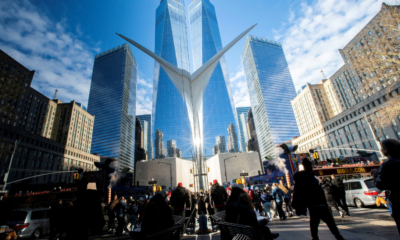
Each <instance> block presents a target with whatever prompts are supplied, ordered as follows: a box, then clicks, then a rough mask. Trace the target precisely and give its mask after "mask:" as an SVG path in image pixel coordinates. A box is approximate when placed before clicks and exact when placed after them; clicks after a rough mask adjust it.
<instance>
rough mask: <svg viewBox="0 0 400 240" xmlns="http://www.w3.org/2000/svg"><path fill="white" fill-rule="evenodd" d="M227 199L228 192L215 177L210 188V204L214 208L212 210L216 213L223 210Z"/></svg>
mask: <svg viewBox="0 0 400 240" xmlns="http://www.w3.org/2000/svg"><path fill="white" fill-rule="evenodd" d="M227 199H228V194H227V193H226V190H225V188H224V187H222V186H220V185H219V183H218V181H217V180H216V179H215V180H214V181H213V185H212V186H211V189H210V204H211V208H214V212H215V213H218V212H221V211H224V210H225V203H226V201H227Z"/></svg>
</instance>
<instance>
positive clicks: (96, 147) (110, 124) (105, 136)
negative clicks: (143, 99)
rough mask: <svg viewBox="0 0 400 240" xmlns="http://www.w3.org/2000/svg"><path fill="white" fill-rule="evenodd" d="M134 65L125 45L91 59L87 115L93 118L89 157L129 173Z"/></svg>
mask: <svg viewBox="0 0 400 240" xmlns="http://www.w3.org/2000/svg"><path fill="white" fill-rule="evenodd" d="M136 81H137V63H136V60H135V58H134V56H133V54H132V52H131V49H130V48H129V46H128V44H127V43H126V44H123V45H120V46H118V47H115V48H112V49H110V50H108V51H105V52H103V53H100V54H98V55H96V56H95V60H94V66H93V75H92V83H91V86H90V93H89V103H88V112H89V113H90V114H92V115H94V116H95V121H94V127H93V140H92V149H91V152H92V153H98V154H99V155H100V156H106V157H115V158H117V159H118V161H119V163H120V167H121V168H124V167H129V168H130V169H133V166H134V165H133V164H134V149H135V116H136V113H135V111H136Z"/></svg>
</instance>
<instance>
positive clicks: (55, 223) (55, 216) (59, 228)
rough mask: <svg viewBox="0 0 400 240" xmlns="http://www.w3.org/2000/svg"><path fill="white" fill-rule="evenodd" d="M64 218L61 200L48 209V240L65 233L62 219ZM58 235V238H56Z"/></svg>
mask: <svg viewBox="0 0 400 240" xmlns="http://www.w3.org/2000/svg"><path fill="white" fill-rule="evenodd" d="M65 218H66V214H65V208H64V206H63V204H62V200H61V199H60V200H58V201H57V203H55V204H53V205H52V206H51V208H50V219H49V223H50V234H49V239H50V240H52V239H54V238H56V239H57V238H60V237H61V235H62V234H63V233H64V231H65V224H64V219H65ZM57 235H58V237H57Z"/></svg>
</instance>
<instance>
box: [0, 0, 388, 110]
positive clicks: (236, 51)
mask: <svg viewBox="0 0 400 240" xmlns="http://www.w3.org/2000/svg"><path fill="white" fill-rule="evenodd" d="M184 1H185V4H186V7H188V6H189V4H190V3H191V0H184ZM159 2H160V0H114V1H109V0H85V1H81V0H79V1H78V0H68V1H66V0H64V1H63V0H59V1H48V0H2V1H0V49H2V50H3V51H5V52H6V53H8V54H9V55H11V56H12V57H13V58H15V59H16V60H17V61H19V62H20V63H22V64H23V65H25V66H26V67H27V68H29V69H31V70H36V75H35V77H34V80H33V87H34V88H35V89H37V90H39V91H40V92H42V93H43V94H45V95H46V96H48V97H52V96H53V94H54V90H55V89H58V90H59V93H58V96H59V98H60V99H61V100H62V101H71V100H73V99H75V100H76V101H78V102H82V103H83V104H85V105H86V104H87V100H88V95H89V89H90V80H91V74H92V68H93V59H94V55H96V54H97V53H99V52H102V51H105V50H108V49H110V48H113V47H115V46H117V45H120V44H122V43H124V41H123V40H122V39H120V38H119V37H118V36H116V35H115V34H114V33H115V32H118V33H121V34H123V35H125V36H127V37H129V38H131V39H134V40H135V41H137V42H139V43H141V44H142V45H144V46H145V47H147V48H149V49H150V50H154V34H155V33H154V26H155V10H156V8H157V7H158V5H159ZM211 2H212V3H213V4H214V6H215V8H216V12H217V18H218V23H219V28H220V32H221V38H222V43H223V44H224V45H225V44H227V43H228V42H230V41H231V40H232V39H233V38H234V37H236V36H237V35H238V34H239V33H241V32H242V31H244V30H245V29H247V28H248V27H250V26H251V25H253V24H255V23H258V25H257V27H256V28H254V29H253V30H252V31H251V34H252V35H255V36H260V37H263V38H267V39H272V40H276V41H279V42H281V43H282V45H283V48H284V52H285V55H286V59H287V61H288V63H289V69H290V72H291V74H292V78H293V81H294V83H295V86H296V89H298V88H299V87H300V86H302V85H304V84H305V83H306V82H310V83H316V82H318V81H319V80H320V79H321V74H320V70H321V69H323V70H324V73H325V75H326V76H327V77H329V76H331V75H332V74H333V73H335V71H336V70H338V69H339V68H340V67H341V66H342V65H343V61H342V59H341V57H340V55H339V53H338V51H337V50H338V49H339V48H342V47H344V46H345V45H346V44H347V43H348V42H349V40H351V39H352V38H353V37H354V36H355V34H356V33H357V32H358V31H360V30H361V28H362V27H363V26H364V25H365V24H366V23H367V22H368V21H370V20H371V19H372V17H373V16H374V15H375V14H376V13H377V12H378V11H379V10H380V8H381V4H382V0H359V1H357V0H308V1H302V0H291V1H290V0H279V1H267V0H247V1H244V0H211ZM188 27H189V26H188ZM188 31H189V29H188ZM189 41H190V40H189ZM243 46H244V39H243V40H241V41H240V42H238V43H237V44H236V46H234V47H233V48H232V49H231V50H229V52H228V53H227V54H226V56H225V57H226V60H227V65H228V70H229V74H230V76H231V78H230V80H231V86H232V91H233V94H234V100H235V104H236V106H237V107H239V106H249V105H250V101H249V97H248V93H247V85H246V82H245V79H244V74H243V70H242V67H241V59H240V56H241V53H242V50H243ZM131 49H132V51H133V54H134V56H135V58H136V60H137V62H138V64H139V79H138V92H137V114H145V113H150V112H151V99H152V82H153V66H154V61H153V60H152V59H151V58H150V57H148V56H147V55H145V54H143V53H142V52H140V51H139V50H137V49H136V48H135V47H133V46H131Z"/></svg>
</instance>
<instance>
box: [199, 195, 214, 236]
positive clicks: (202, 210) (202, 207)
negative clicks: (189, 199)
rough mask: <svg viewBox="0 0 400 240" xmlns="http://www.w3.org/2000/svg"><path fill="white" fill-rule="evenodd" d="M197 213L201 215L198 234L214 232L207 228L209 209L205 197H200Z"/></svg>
mask: <svg viewBox="0 0 400 240" xmlns="http://www.w3.org/2000/svg"><path fill="white" fill-rule="evenodd" d="M197 212H198V214H199V230H197V231H196V234H202V233H210V232H212V230H211V229H209V228H208V227H207V216H206V213H207V208H206V203H205V201H204V196H200V200H199V202H198V209H197Z"/></svg>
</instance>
